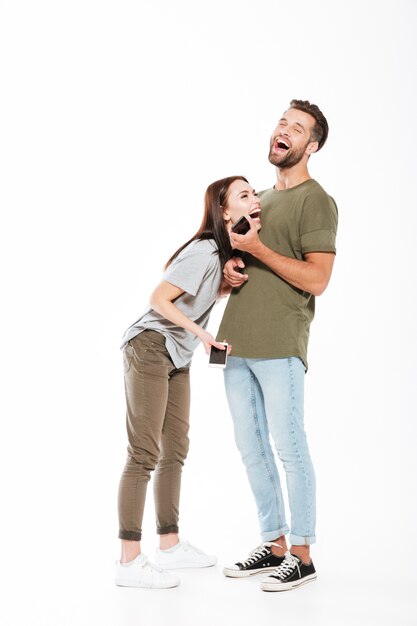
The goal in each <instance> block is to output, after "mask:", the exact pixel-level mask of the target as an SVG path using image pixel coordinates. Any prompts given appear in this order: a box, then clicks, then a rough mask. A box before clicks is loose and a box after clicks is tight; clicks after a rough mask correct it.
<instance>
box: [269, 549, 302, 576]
mask: <svg viewBox="0 0 417 626" xmlns="http://www.w3.org/2000/svg"><path fill="white" fill-rule="evenodd" d="M296 569H297V570H298V575H299V577H300V578H301V572H300V565H299V563H298V560H297V559H296V558H294V557H293V555H292V554H291V553H290V552H286V554H285V559H284V560H283V561H282V563H281V565H278V567H277V568H276V569H274V571H273V572H272V573H271V574H270V576H276V578H279V579H280V580H285V578H287V577H288V576H290V574H292V573H293V572H294V571H295V570H296Z"/></svg>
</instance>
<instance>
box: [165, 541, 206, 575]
mask: <svg viewBox="0 0 417 626" xmlns="http://www.w3.org/2000/svg"><path fill="white" fill-rule="evenodd" d="M155 562H156V563H157V564H158V565H159V566H160V567H163V568H164V569H182V568H185V567H211V566H212V565H215V564H216V563H217V558H216V557H215V556H212V555H210V554H205V552H203V551H202V550H199V549H198V548H196V547H195V546H192V545H191V544H190V543H188V541H181V540H180V541H179V543H177V544H176V545H175V546H173V547H172V548H168V549H167V550H160V549H159V548H157V550H156V554H155Z"/></svg>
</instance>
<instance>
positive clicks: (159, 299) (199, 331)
mask: <svg viewBox="0 0 417 626" xmlns="http://www.w3.org/2000/svg"><path fill="white" fill-rule="evenodd" d="M183 293H184V290H183V289H180V288H179V287H176V286H175V285H172V284H171V283H169V282H167V281H166V280H163V281H162V282H161V283H160V284H159V285H158V286H157V288H156V289H155V290H154V291H153V293H152V295H151V299H150V305H151V307H152V308H153V309H154V311H156V312H157V313H159V314H160V315H162V316H163V317H165V318H166V319H167V320H169V321H170V322H172V323H173V324H176V326H181V328H185V330H188V331H189V332H190V333H193V335H196V336H197V337H199V338H200V339H201V341H202V342H203V345H204V349H205V351H206V353H207V354H208V353H209V352H210V346H216V348H220V349H222V348H223V345H222V344H221V343H219V342H218V341H215V339H214V337H213V336H212V335H210V333H208V332H207V331H206V330H204V328H201V326H199V325H198V324H196V323H195V322H193V321H192V320H190V318H188V317H187V316H186V315H184V313H182V312H181V311H180V310H179V309H178V307H176V306H175V304H174V300H176V299H177V298H178V297H179V296H180V295H181V294H183Z"/></svg>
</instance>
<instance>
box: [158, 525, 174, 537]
mask: <svg viewBox="0 0 417 626" xmlns="http://www.w3.org/2000/svg"><path fill="white" fill-rule="evenodd" d="M156 532H157V533H158V535H168V534H169V533H177V534H178V532H179V528H178V526H165V527H164V528H157V529H156Z"/></svg>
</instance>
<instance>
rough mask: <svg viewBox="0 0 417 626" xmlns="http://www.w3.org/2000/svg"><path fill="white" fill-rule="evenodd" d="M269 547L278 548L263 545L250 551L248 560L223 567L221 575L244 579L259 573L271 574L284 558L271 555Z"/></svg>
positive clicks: (266, 544)
mask: <svg viewBox="0 0 417 626" xmlns="http://www.w3.org/2000/svg"><path fill="white" fill-rule="evenodd" d="M271 546H277V547H280V546H279V545H278V544H277V543H270V542H267V543H263V544H262V545H260V546H258V547H257V548H255V550H252V552H251V553H250V554H249V556H248V558H247V559H246V560H245V561H243V562H242V563H235V565H231V566H230V567H225V568H224V570H223V574H224V575H225V576H230V577H231V578H244V577H245V576H252V575H253V574H260V573H261V572H272V571H273V570H275V569H276V568H277V567H278V566H279V565H281V563H282V562H283V561H284V558H285V557H283V556H275V554H272V552H271Z"/></svg>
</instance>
